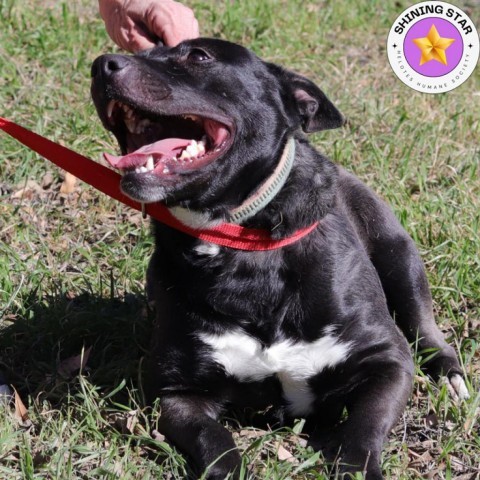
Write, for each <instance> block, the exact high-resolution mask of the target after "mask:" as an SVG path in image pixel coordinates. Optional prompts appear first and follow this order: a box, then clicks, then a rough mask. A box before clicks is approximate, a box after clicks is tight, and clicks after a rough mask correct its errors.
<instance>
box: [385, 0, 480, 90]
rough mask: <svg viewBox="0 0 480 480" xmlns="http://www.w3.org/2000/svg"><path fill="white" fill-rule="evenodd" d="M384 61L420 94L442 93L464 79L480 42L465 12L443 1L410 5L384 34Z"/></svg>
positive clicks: (472, 67) (479, 51)
mask: <svg viewBox="0 0 480 480" xmlns="http://www.w3.org/2000/svg"><path fill="white" fill-rule="evenodd" d="M387 52H388V60H389V62H390V65H391V67H392V69H393V71H394V72H395V74H396V75H397V77H398V78H399V79H400V80H401V81H402V82H403V83H404V84H405V85H408V86H409V87H411V88H413V89H414V90H417V91H418V92H424V93H443V92H448V91H450V90H453V89H454V88H457V87H458V86H460V85H461V84H462V83H463V82H465V81H466V80H467V79H468V77H469V76H470V75H471V74H472V72H473V71H474V70H475V67H476V66H477V62H478V57H479V53H480V41H479V38H478V33H477V29H476V28H475V25H474V24H473V22H472V21H471V20H470V18H469V17H468V15H467V14H466V13H465V12H463V11H462V10H460V9H459V8H458V7H456V6H454V5H451V4H450V3H446V2H422V3H417V4H415V5H412V6H411V7H409V8H407V9H406V10H405V11H404V12H402V13H401V14H400V15H399V17H398V18H397V19H396V20H395V22H394V24H393V26H392V28H391V29H390V33H389V35H388V45H387Z"/></svg>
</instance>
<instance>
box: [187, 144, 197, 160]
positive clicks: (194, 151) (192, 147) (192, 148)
mask: <svg viewBox="0 0 480 480" xmlns="http://www.w3.org/2000/svg"><path fill="white" fill-rule="evenodd" d="M194 142H195V140H194ZM186 150H187V152H188V153H189V154H190V157H196V156H197V154H198V147H197V142H195V143H191V144H190V145H189V146H188V147H187V148H186Z"/></svg>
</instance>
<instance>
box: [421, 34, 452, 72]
mask: <svg viewBox="0 0 480 480" xmlns="http://www.w3.org/2000/svg"><path fill="white" fill-rule="evenodd" d="M454 41H455V39H454V38H442V37H441V36H440V35H439V33H438V30H437V29H436V27H435V25H432V27H431V28H430V31H429V32H428V35H427V36H426V37H423V38H414V39H413V42H414V43H415V45H416V46H417V47H418V48H419V49H420V50H421V51H422V56H421V58H420V65H423V64H424V63H427V62H429V61H430V60H437V62H440V63H443V64H444V65H447V56H446V54H445V50H446V49H447V48H448V47H449V46H450V45H451V44H452V43H453V42H454Z"/></svg>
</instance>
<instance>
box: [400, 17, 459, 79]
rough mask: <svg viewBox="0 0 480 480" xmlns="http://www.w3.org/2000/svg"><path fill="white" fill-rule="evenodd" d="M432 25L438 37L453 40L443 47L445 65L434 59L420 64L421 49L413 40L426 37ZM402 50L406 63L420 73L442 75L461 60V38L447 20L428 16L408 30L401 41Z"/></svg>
mask: <svg viewBox="0 0 480 480" xmlns="http://www.w3.org/2000/svg"><path fill="white" fill-rule="evenodd" d="M432 25H435V28H436V29H437V31H438V34H439V35H440V37H442V38H453V39H454V42H453V43H452V44H451V45H450V46H449V47H447V48H446V49H445V55H446V57H447V65H444V64H443V63H442V62H440V61H438V60H436V59H432V60H429V61H427V62H425V63H424V64H423V65H420V59H421V57H422V51H421V50H420V48H419V47H418V46H417V45H416V44H415V43H414V42H413V40H414V39H415V38H424V37H426V36H427V35H428V33H429V32H430V29H431V28H432ZM403 51H404V54H405V58H406V60H407V62H408V64H409V65H410V66H411V67H412V68H413V69H414V70H415V71H416V72H417V73H419V74H420V75H424V76H425V77H443V76H444V75H447V74H448V73H450V72H451V71H452V70H454V69H455V67H456V66H457V65H458V64H459V63H460V61H461V60H462V56H463V39H462V36H461V35H460V32H459V31H458V30H457V28H456V27H455V26H454V25H452V24H451V23H450V22H449V21H447V20H444V19H443V18H438V17H428V18H424V19H423V20H420V21H419V22H417V23H416V24H415V25H413V26H412V27H411V28H410V29H409V30H408V32H407V35H406V36H405V40H404V42H403Z"/></svg>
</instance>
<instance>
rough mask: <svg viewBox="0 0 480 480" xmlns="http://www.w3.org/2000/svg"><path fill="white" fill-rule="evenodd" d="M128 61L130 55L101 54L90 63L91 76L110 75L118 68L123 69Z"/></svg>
mask: <svg viewBox="0 0 480 480" xmlns="http://www.w3.org/2000/svg"><path fill="white" fill-rule="evenodd" d="M129 63H130V57H127V56H126V55H102V56H101V57H98V58H97V59H96V60H95V61H94V62H93V65H92V71H91V75H92V78H95V77H97V76H98V75H104V76H106V77H109V76H111V75H112V74H114V73H115V72H118V71H119V70H123V69H124V68H125V67H126V66H127V65H128V64H129Z"/></svg>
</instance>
